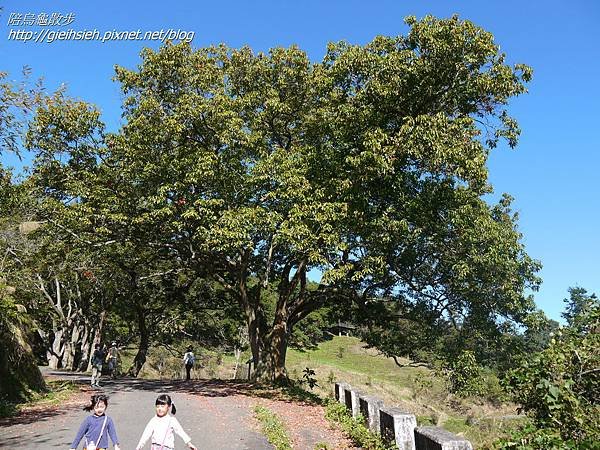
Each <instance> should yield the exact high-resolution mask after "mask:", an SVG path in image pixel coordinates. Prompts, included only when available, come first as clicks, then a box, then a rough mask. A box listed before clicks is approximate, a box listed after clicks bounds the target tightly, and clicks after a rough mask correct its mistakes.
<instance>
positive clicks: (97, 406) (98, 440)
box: [71, 395, 120, 450]
mask: <svg viewBox="0 0 600 450" xmlns="http://www.w3.org/2000/svg"><path fill="white" fill-rule="evenodd" d="M107 407H108V397H107V396H106V395H92V397H91V399H90V404H89V405H88V406H86V407H85V408H83V409H84V410H85V411H92V410H93V411H94V414H92V415H91V416H87V417H86V418H85V420H84V421H83V423H82V424H81V426H80V427H79V431H78V432H77V435H76V436H75V439H73V443H72V444H71V450H75V449H76V448H77V446H78V445H79V442H80V441H81V439H82V438H84V439H85V445H84V449H86V450H96V449H97V450H106V449H108V437H109V436H110V439H111V440H112V442H113V444H114V446H115V450H120V448H119V438H118V437H117V430H116V429H115V425H114V423H113V421H112V419H111V418H110V417H108V416H107V415H106V414H105V412H106V408H107Z"/></svg>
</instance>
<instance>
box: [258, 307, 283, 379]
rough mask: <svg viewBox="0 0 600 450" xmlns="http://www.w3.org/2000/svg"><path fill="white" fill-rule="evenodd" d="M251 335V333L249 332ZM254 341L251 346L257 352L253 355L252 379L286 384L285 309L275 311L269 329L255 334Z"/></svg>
mask: <svg viewBox="0 0 600 450" xmlns="http://www.w3.org/2000/svg"><path fill="white" fill-rule="evenodd" d="M251 336H252V334H251ZM255 339H256V342H255V343H254V345H252V338H251V340H250V342H251V346H252V347H253V348H257V349H258V352H257V354H256V355H255V354H254V350H253V353H252V354H253V357H254V361H255V369H254V374H253V377H252V378H253V379H254V380H257V381H265V382H274V383H276V384H287V383H288V381H289V380H288V375H287V371H286V369H285V357H286V353H287V344H288V326H287V320H286V317H285V310H283V309H282V310H280V311H278V312H277V313H276V316H275V321H274V324H273V328H272V329H271V331H270V332H269V333H268V334H267V335H265V334H263V335H262V338H261V336H260V335H255Z"/></svg>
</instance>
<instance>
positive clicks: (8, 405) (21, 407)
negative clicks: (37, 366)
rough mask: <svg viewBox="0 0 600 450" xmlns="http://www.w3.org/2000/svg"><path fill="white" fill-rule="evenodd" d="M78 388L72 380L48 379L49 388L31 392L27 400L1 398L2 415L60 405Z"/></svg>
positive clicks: (9, 415)
mask: <svg viewBox="0 0 600 450" xmlns="http://www.w3.org/2000/svg"><path fill="white" fill-rule="evenodd" d="M78 390H79V387H78V385H77V384H75V383H74V382H72V381H64V380H57V381H48V382H47V390H45V391H40V392H30V395H29V398H28V399H27V401H26V402H22V403H18V404H16V403H12V402H5V401H3V400H2V399H0V417H13V416H16V415H17V414H19V413H22V412H24V411H27V410H28V409H32V408H39V407H49V406H51V407H56V406H60V404H61V403H63V402H64V401H66V400H69V399H70V398H72V396H73V393H74V392H78Z"/></svg>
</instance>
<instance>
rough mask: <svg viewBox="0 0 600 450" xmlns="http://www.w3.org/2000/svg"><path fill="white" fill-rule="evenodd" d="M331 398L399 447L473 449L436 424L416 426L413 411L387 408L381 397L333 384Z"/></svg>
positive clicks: (409, 448) (462, 439)
mask: <svg viewBox="0 0 600 450" xmlns="http://www.w3.org/2000/svg"><path fill="white" fill-rule="evenodd" d="M335 398H336V400H337V401H339V402H340V403H343V404H344V405H346V408H348V411H351V412H352V416H353V417H357V416H358V415H361V416H362V417H364V419H365V421H366V423H367V425H368V427H369V429H370V430H371V431H372V432H374V433H379V434H380V435H381V436H382V438H383V439H384V440H385V441H387V442H395V443H396V446H397V447H398V449H399V450H473V446H472V445H471V443H470V442H469V441H467V440H466V439H464V438H462V437H460V436H456V435H455V434H452V433H450V432H449V431H446V430H444V429H443V428H439V427H418V426H417V418H416V417H415V416H414V414H411V413H409V412H406V411H403V410H401V409H400V408H387V407H386V406H385V405H384V403H383V400H380V399H378V398H377V397H373V396H370V395H365V394H363V393H362V392H360V391H358V390H356V389H353V388H352V386H350V385H349V384H347V383H335Z"/></svg>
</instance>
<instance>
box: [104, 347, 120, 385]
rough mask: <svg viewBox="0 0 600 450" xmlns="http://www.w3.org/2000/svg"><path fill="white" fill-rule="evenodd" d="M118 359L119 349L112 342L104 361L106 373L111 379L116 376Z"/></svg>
mask: <svg viewBox="0 0 600 450" xmlns="http://www.w3.org/2000/svg"><path fill="white" fill-rule="evenodd" d="M118 359H119V349H118V347H117V343H116V342H113V343H112V344H111V346H110V348H109V349H108V354H107V355H106V362H107V363H108V373H109V374H110V377H111V378H112V379H115V378H117V363H118Z"/></svg>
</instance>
